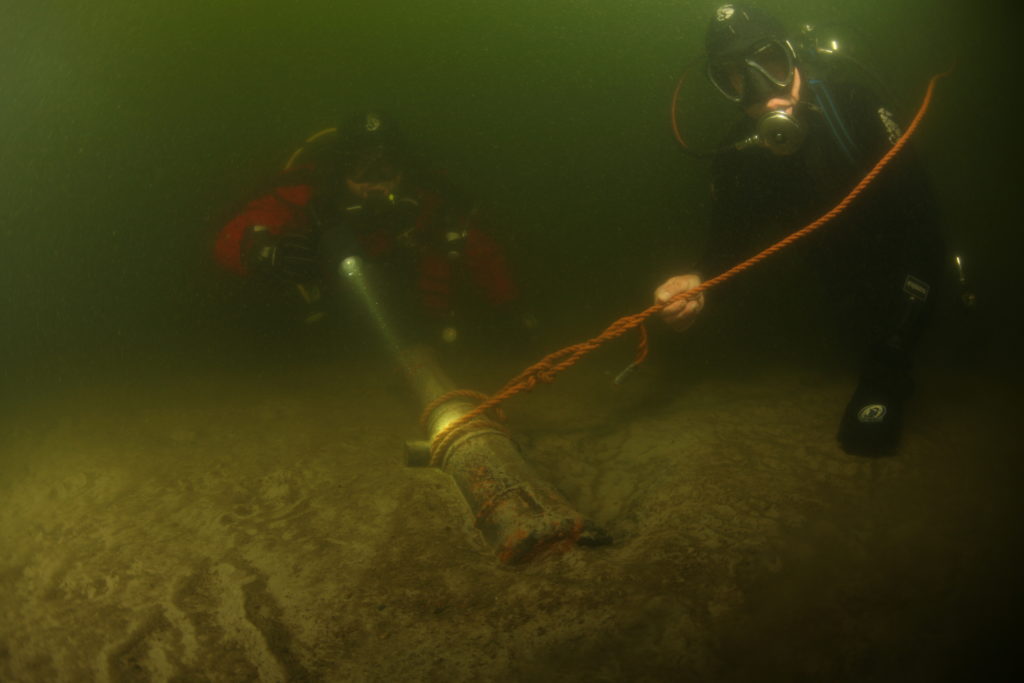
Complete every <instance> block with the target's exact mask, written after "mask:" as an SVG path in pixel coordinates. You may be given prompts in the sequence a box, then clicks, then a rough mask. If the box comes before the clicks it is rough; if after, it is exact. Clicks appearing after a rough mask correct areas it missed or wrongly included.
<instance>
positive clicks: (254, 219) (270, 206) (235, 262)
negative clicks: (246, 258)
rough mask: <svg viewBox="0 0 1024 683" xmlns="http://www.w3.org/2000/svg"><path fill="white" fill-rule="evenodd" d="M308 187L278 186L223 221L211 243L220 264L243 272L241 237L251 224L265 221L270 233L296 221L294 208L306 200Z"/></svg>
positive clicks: (310, 192)
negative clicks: (222, 225)
mask: <svg viewBox="0 0 1024 683" xmlns="http://www.w3.org/2000/svg"><path fill="white" fill-rule="evenodd" d="M312 194H313V192H312V188H311V187H309V186H308V185H297V186H293V187H279V188H277V189H276V190H274V192H273V194H268V195H266V196H263V197H260V198H259V199H254V200H253V201H251V202H249V204H248V205H247V206H246V207H245V209H243V210H242V212H241V213H240V214H238V215H237V216H235V217H234V218H232V219H231V220H230V221H229V222H228V224H227V225H225V226H224V227H223V228H222V229H221V231H220V234H218V235H217V241H216V242H215V243H214V249H213V251H214V256H215V257H216V259H217V263H219V264H220V265H221V266H222V267H223V268H226V269H227V270H230V271H232V272H234V273H238V274H239V275H245V264H244V263H243V262H242V237H243V236H244V235H245V231H246V230H247V229H248V228H250V227H252V226H253V225H265V226H267V228H268V229H269V230H270V232H272V233H274V234H279V233H281V232H283V231H284V230H286V229H287V228H288V227H289V226H294V225H297V224H298V223H299V222H300V218H301V217H300V216H298V215H297V214H296V210H297V209H298V208H300V207H303V206H305V205H306V204H307V203H309V200H310V198H311V197H312Z"/></svg>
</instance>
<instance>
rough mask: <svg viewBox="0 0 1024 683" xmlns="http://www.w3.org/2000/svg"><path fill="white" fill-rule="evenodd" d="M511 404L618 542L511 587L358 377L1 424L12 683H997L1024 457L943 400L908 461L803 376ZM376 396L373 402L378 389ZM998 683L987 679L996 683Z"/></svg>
mask: <svg viewBox="0 0 1024 683" xmlns="http://www.w3.org/2000/svg"><path fill="white" fill-rule="evenodd" d="M609 372H610V371H607V370H604V369H602V368H601V364H600V362H596V363H595V364H592V365H590V366H583V367H581V368H578V369H575V370H574V374H571V375H570V376H567V377H566V378H565V379H564V380H562V381H560V382H559V383H557V384H556V385H554V386H550V387H543V388H541V389H538V390H536V391H535V392H534V393H533V394H531V395H529V396H527V397H519V398H516V399H515V400H514V401H513V402H512V404H511V405H510V408H509V413H510V418H511V422H510V427H511V428H512V430H513V431H514V432H515V434H516V438H517V440H518V441H519V442H520V443H521V445H522V446H523V451H524V458H525V459H526V460H527V462H528V463H529V464H530V465H531V466H532V467H533V468H534V469H535V470H536V471H537V472H538V473H539V474H540V475H541V476H542V477H544V478H546V479H547V480H549V481H551V482H552V483H554V484H555V485H556V486H557V487H558V488H559V489H560V490H561V491H562V492H563V493H564V494H565V495H566V496H567V498H568V499H569V500H570V501H571V502H572V503H573V504H574V505H575V506H576V507H577V508H578V509H579V510H580V511H581V512H583V513H584V514H585V515H587V516H589V517H591V518H592V519H594V520H595V521H596V522H597V523H599V524H600V525H601V526H603V527H604V528H605V529H606V530H607V531H608V532H610V533H611V534H612V536H613V537H614V538H615V542H614V543H613V544H612V545H611V546H608V547H603V548H577V549H574V550H572V551H571V552H569V553H568V554H566V555H564V556H560V557H556V558H551V559H547V560H544V561H541V562H537V563H534V564H531V565H528V566H524V567H513V568H510V567H505V566H501V565H500V564H498V563H497V562H496V561H495V559H494V554H493V551H492V550H491V548H489V547H488V546H487V544H486V543H485V542H484V541H483V539H482V538H481V537H480V535H479V533H478V532H477V530H476V529H475V528H474V527H473V524H472V520H471V519H470V517H469V515H468V514H467V513H468V510H467V508H466V506H465V503H464V502H463V500H462V498H461V496H460V494H459V492H458V490H457V489H456V488H455V486H454V485H453V483H452V482H451V480H450V479H449V478H448V477H447V475H445V474H443V473H441V472H440V471H437V470H434V469H410V468H407V467H405V466H404V464H403V455H402V444H403V441H404V440H405V439H407V438H410V437H417V436H419V432H418V428H417V425H416V408H415V406H414V405H413V404H412V403H411V401H410V400H409V399H408V398H406V397H405V396H404V395H403V392H402V388H401V386H400V385H399V383H398V382H397V381H396V380H395V378H394V377H389V376H388V372H387V371H381V370H380V369H379V368H374V367H372V366H368V365H365V364H360V365H356V366H343V365H340V364H338V365H328V366H322V367H307V368H303V369H301V370H300V371H290V372H282V373H280V374H279V375H262V376H259V375H257V376H254V375H244V374H238V375H232V374H230V373H223V374H217V373H206V372H204V373H198V372H197V373H187V372H185V373H182V372H171V371H161V370H158V369H154V370H152V371H151V372H148V373H140V374H139V375H138V376H137V377H135V378H134V379H131V380H127V381H119V382H117V383H113V382H112V383H111V384H110V386H106V385H105V384H103V383H92V384H91V385H88V386H85V387H79V388H77V389H74V390H68V391H67V392H64V393H63V394H61V395H55V396H52V397H50V398H49V399H47V400H45V401H35V402H32V403H30V404H27V405H26V406H24V408H23V410H20V411H17V412H16V413H15V414H12V415H8V416H7V425H6V426H5V427H4V430H5V431H4V432H3V439H4V444H3V447H4V451H5V453H4V455H3V459H2V461H0V463H2V469H0V493H2V500H3V505H2V506H0V548H2V549H3V553H2V556H0V680H3V681H12V682H15V681H307V680H309V681H452V682H456V681H755V680H756V681H766V680H785V681H936V680H972V679H973V680H981V679H980V678H978V676H979V675H982V674H984V675H991V674H993V673H995V672H1002V671H1004V667H1009V666H1010V663H1009V661H1008V660H1006V659H1004V657H1007V656H1008V654H1009V652H1008V651H1007V650H1004V645H1006V643H1007V642H1009V639H1010V633H1009V632H1008V631H1007V628H1008V625H1009V624H1011V623H1012V619H1011V618H1012V617H1013V614H1014V612H1015V611H1016V608H1017V607H1018V606H1019V600H1018V587H1017V581H1019V579H1017V578H1015V577H1017V572H1016V571H1015V569H1016V567H1017V565H1016V564H1015V563H1014V560H1015V559H1016V558H1015V555H1016V552H1017V548H1018V547H1019V545H1020V543H1019V541H1020V532H1019V530H1018V529H1017V523H1016V519H1017V518H1016V517H1015V516H1016V512H1017V509H1016V506H1015V505H1014V503H1013V500H1014V483H1015V480H1014V479H1013V478H1014V477H1015V476H1016V474H1017V473H1018V470H1017V468H1016V465H1015V462H1014V460H1013V459H1012V457H1011V456H1013V455H1015V454H1016V453H1019V452H1020V451H1019V449H1020V446H1019V443H1020V442H1019V441H1017V440H1016V439H1015V436H1016V432H1017V431H1019V427H1018V426H1016V425H1011V424H1010V423H1009V416H1010V415H1011V410H1010V409H1008V408H1007V406H1008V405H1011V404H1010V403H1008V402H1007V401H1005V400H1004V398H1003V394H1002V393H1001V392H1000V390H999V389H998V384H997V383H993V384H990V383H987V382H985V381H983V380H981V379H978V378H977V377H972V376H969V375H955V374H951V375H949V376H946V375H944V374H942V373H933V375H932V376H931V377H929V378H926V379H925V380H923V384H924V387H925V389H926V390H925V391H922V392H919V393H920V397H919V399H918V400H917V401H915V402H914V403H913V405H912V410H911V413H910V416H909V418H908V427H907V430H906V436H905V439H904V443H903V446H902V448H901V450H900V452H899V453H898V454H897V455H895V456H892V457H886V458H875V459H865V458H856V457H852V456H849V455H846V454H844V453H843V452H842V451H841V450H839V448H838V447H837V445H836V443H835V441H834V433H835V427H836V419H837V416H838V414H839V412H840V411H841V409H842V406H843V404H844V402H845V400H846V398H847V396H848V393H849V391H850V382H849V379H848V378H846V377H839V376H838V375H836V376H825V375H823V373H821V372H814V371H811V370H806V369H803V370H801V369H797V368H793V367H777V368H774V369H767V370H762V371H761V372H758V373H752V374H746V375H743V376H736V375H733V376H718V377H715V376H713V375H709V376H705V377H702V378H695V379H694V380H693V381H692V382H681V383H668V382H659V381H658V380H657V379H656V378H652V377H651V376H650V375H648V376H647V377H646V378H645V377H643V376H641V377H639V378H638V379H637V380H636V383H635V385H634V386H633V387H632V388H629V387H627V388H625V389H620V390H614V389H612V388H611V384H610V382H609V381H608V380H609ZM382 376H383V377H384V380H383V381H382V380H381V377H382ZM988 680H994V679H992V678H989V679H988Z"/></svg>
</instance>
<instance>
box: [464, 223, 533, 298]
mask: <svg viewBox="0 0 1024 683" xmlns="http://www.w3.org/2000/svg"><path fill="white" fill-rule="evenodd" d="M464 253H465V256H466V265H467V266H468V267H469V272H470V276H471V277H472V278H473V282H474V283H475V284H476V285H477V286H478V287H480V289H481V290H482V291H483V295H484V298H486V300H487V301H488V303H490V304H491V305H492V306H503V305H505V304H508V303H510V302H512V301H515V300H516V299H518V298H519V290H518V288H517V287H516V283H515V282H514V281H513V279H512V273H511V271H510V270H509V267H508V262H507V260H506V259H505V254H504V252H503V251H502V249H501V247H500V246H499V245H498V243H497V242H496V241H495V240H494V239H493V238H492V237H490V236H489V235H488V234H487V233H485V232H483V231H482V230H478V229H475V228H470V229H469V230H468V231H467V233H466V247H465V252H464Z"/></svg>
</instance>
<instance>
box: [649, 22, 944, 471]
mask: <svg viewBox="0 0 1024 683" xmlns="http://www.w3.org/2000/svg"><path fill="white" fill-rule="evenodd" d="M808 37H809V36H808V35H804V36H802V37H801V38H803V39H802V40H800V39H798V40H796V41H791V40H790V39H789V38H788V37H787V34H786V32H785V31H784V30H783V28H782V26H781V24H780V23H779V22H778V21H777V20H776V19H775V18H774V17H772V16H770V15H768V14H766V13H764V12H762V11H759V10H758V9H757V8H754V7H749V6H746V5H741V4H738V3H734V4H726V5H722V6H720V7H718V8H717V9H716V10H715V12H714V16H713V17H712V19H711V22H710V25H709V27H708V30H707V34H706V45H705V50H706V60H707V62H706V64H707V71H706V75H707V77H708V78H709V79H710V82H711V84H712V85H713V86H714V88H715V90H716V91H717V93H718V94H719V95H720V96H721V97H723V98H725V99H726V100H728V101H729V102H731V103H732V104H734V105H735V106H736V107H737V108H739V109H740V110H741V111H742V116H740V117H739V119H740V121H739V123H738V124H737V125H736V126H735V128H734V129H733V130H732V131H731V132H730V133H729V135H728V137H727V138H726V140H725V142H724V143H723V144H722V145H721V146H719V147H718V148H717V149H715V150H714V151H713V161H712V192H711V196H712V205H711V232H710V236H709V240H708V246H707V248H706V251H705V254H704V257H703V259H702V260H701V261H700V264H699V266H698V269H697V272H692V273H686V274H682V275H677V276H675V277H672V278H669V279H668V280H667V281H665V282H664V283H662V284H661V285H660V286H659V287H658V288H657V289H656V291H655V300H656V301H657V302H664V301H666V300H668V299H669V298H670V297H671V296H673V295H675V294H677V293H678V292H681V291H684V290H688V289H692V288H693V287H696V286H697V285H699V284H700V282H701V281H702V278H707V277H712V276H715V275H718V274H719V273H721V272H723V271H724V270H726V269H727V268H729V267H730V266H732V265H735V264H736V263H739V262H740V261H742V260H744V259H745V258H747V257H749V256H752V255H753V254H755V253H757V252H759V251H760V250H762V249H764V248H765V247H767V246H769V245H771V244H773V243H775V242H776V241H778V240H779V239H782V238H783V237H785V236H787V235H788V234H790V233H792V232H794V231H795V230H797V229H798V228H801V227H803V226H804V225H807V224H808V223H810V222H811V221H813V220H815V219H817V218H818V217H820V216H821V215H822V214H824V213H825V212H826V211H828V210H829V209H831V208H832V207H833V206H835V205H836V204H837V203H838V202H839V201H840V200H841V199H842V198H843V197H844V196H845V195H846V194H847V193H848V192H849V190H850V189H852V188H853V187H854V185H855V184H856V183H857V182H858V181H860V179H861V178H862V177H863V176H864V175H865V174H866V173H867V172H868V171H869V170H870V169H871V168H872V167H873V165H874V164H875V163H876V162H877V161H878V160H879V159H880V158H881V157H882V156H883V155H884V154H885V152H886V151H887V150H888V149H889V148H890V147H891V145H892V144H893V143H894V142H895V141H896V140H898V139H899V137H900V136H901V134H902V131H901V128H900V126H899V124H898V123H897V122H896V120H895V117H894V115H893V114H892V112H891V109H890V108H889V105H887V104H886V103H885V102H883V101H881V98H880V97H879V96H878V95H877V94H876V92H874V90H875V88H874V87H872V84H871V83H870V82H868V83H865V82H864V81H865V80H866V79H863V78H862V79H858V78H855V77H852V76H851V73H855V70H853V69H848V68H842V66H843V65H842V62H841V57H840V56H839V55H837V54H835V50H834V49H831V48H830V47H829V46H821V45H818V44H816V43H815V42H814V41H813V40H809V39H808ZM832 47H835V46H832ZM786 251H789V252H791V255H790V258H791V260H790V261H786V263H787V264H790V263H792V264H794V266H795V265H796V264H801V265H805V266H807V267H809V268H811V271H810V273H811V277H808V278H804V279H802V280H801V282H805V283H809V284H810V286H812V287H819V286H820V287H821V288H822V291H824V292H825V294H826V300H827V302H828V307H829V308H830V309H832V310H831V312H832V313H834V314H835V315H836V316H837V317H838V318H839V319H840V320H841V321H843V322H844V323H845V324H846V325H847V329H846V330H845V331H844V337H845V338H846V339H847V341H849V342H850V343H851V344H852V345H853V346H854V348H855V349H859V351H857V353H858V354H860V355H862V357H863V361H862V365H861V368H860V376H859V381H858V382H857V385H856V389H855V390H854V391H853V394H852V397H851V398H850V399H849V402H848V404H847V406H846V408H845V410H844V411H843V414H842V416H841V419H840V421H839V429H838V440H839V442H840V445H841V446H842V448H843V449H844V450H845V451H846V452H848V453H851V454H858V455H879V454H885V453H887V452H891V451H892V449H893V448H894V447H895V446H896V445H897V444H898V441H899V437H900V433H901V428H902V422H903V413H904V406H905V402H906V400H907V398H908V397H909V396H910V394H911V391H912V388H913V382H912V380H911V358H912V355H913V353H914V349H915V347H916V346H917V344H918V341H919V339H920V337H921V335H922V332H923V330H924V329H925V327H926V324H927V321H928V318H929V314H930V312H931V309H932V308H933V302H934V301H935V298H936V290H937V288H938V286H939V280H940V276H941V275H942V274H943V271H944V267H945V266H944V264H945V246H944V244H943V239H942V236H941V233H940V228H939V221H938V218H937V210H936V206H935V202H934V199H933V197H932V193H931V190H930V187H929V184H928V181H927V178H926V175H925V173H924V170H923V168H922V167H921V166H920V164H919V163H918V161H917V160H916V159H915V157H914V155H913V150H911V149H909V148H905V149H904V150H902V151H901V153H900V155H899V156H898V157H897V158H896V159H895V160H894V161H893V163H892V164H890V166H889V167H888V168H887V169H886V170H885V171H884V172H883V173H882V174H881V175H880V176H879V177H877V178H876V179H875V182H874V183H873V184H872V185H871V186H870V187H869V188H868V189H867V190H866V191H865V193H864V194H862V195H861V196H860V197H859V198H858V199H857V200H856V201H855V202H854V203H853V204H851V205H850V206H849V207H848V209H847V210H846V211H845V212H843V213H842V214H840V215H839V216H838V217H837V218H836V219H835V220H834V221H833V223H832V224H830V225H828V226H825V227H824V228H822V230H821V231H819V232H818V233H815V234H814V235H811V236H809V237H808V238H806V239H804V240H801V241H800V242H798V243H796V244H795V245H793V246H792V247H789V249H787V250H786ZM794 251H795V252H798V253H797V254H796V257H795V258H794V257H793V254H792V252H794ZM780 256H782V255H781V254H780ZM738 280H739V283H740V284H735V285H734V283H736V281H732V282H730V283H729V284H728V285H726V286H723V287H721V288H719V289H716V290H715V293H714V294H712V295H711V296H714V297H721V298H723V299H728V298H729V296H730V294H729V293H728V292H729V291H731V290H730V289H729V288H730V287H732V286H736V287H743V286H744V285H743V284H742V283H743V281H744V278H739V279H738ZM773 284H775V283H772V282H769V283H767V284H765V286H766V287H771V286H772V285H773ZM748 285H749V281H748ZM705 303H706V302H705V300H704V297H703V296H700V297H698V298H697V299H695V300H691V301H683V302H677V303H675V304H673V305H671V306H668V307H666V308H665V309H664V310H663V311H662V312H661V317H662V319H663V320H664V321H665V322H666V323H667V324H668V325H669V326H670V327H671V328H673V329H675V330H679V331H681V330H684V329H686V328H688V327H689V326H690V325H691V324H692V323H693V322H694V320H695V318H696V317H697V314H698V313H699V312H700V311H701V310H702V309H703V308H704V306H705ZM716 303H724V302H716Z"/></svg>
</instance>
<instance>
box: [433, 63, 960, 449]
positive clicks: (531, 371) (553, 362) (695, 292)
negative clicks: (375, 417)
mask: <svg viewBox="0 0 1024 683" xmlns="http://www.w3.org/2000/svg"><path fill="white" fill-rule="evenodd" d="M948 74H949V72H948V71H946V72H943V73H940V74H936V75H934V76H932V78H931V80H930V81H929V82H928V89H927V91H926V92H925V95H924V100H923V101H922V103H921V107H920V108H919V109H918V111H917V114H916V115H915V116H914V119H913V120H912V121H911V122H910V125H909V126H907V130H906V131H905V132H904V133H903V135H901V136H900V139H899V140H897V141H896V142H895V144H893V146H892V147H891V148H890V149H889V151H888V152H886V153H885V156H883V157H882V158H881V159H880V160H879V161H878V163H876V164H875V166H874V168H872V169H871V170H870V171H868V173H867V175H865V176H864V177H863V178H862V179H861V180H860V182H859V183H857V185H856V186H855V187H854V188H853V189H852V190H850V192H849V194H847V195H846V197H844V198H843V200H842V201H840V202H839V203H838V204H836V205H835V207H833V208H832V210H831V211H829V212H828V213H826V214H825V215H824V216H822V217H820V218H818V219H817V220H816V221H814V222H813V223H811V224H809V225H807V226H805V227H803V228H801V229H800V230H797V231H796V232H794V233H793V234H791V235H789V236H788V237H785V238H783V239H781V240H779V241H778V242H776V243H775V244H773V245H772V246H770V247H768V248H767V249H765V250H764V251H762V252H761V253H759V254H756V255H754V256H752V257H750V258H748V259H747V260H746V261H743V262H742V263H739V264H737V265H735V266H733V267H732V268H730V269H729V270H727V271H725V272H724V273H722V274H721V275H718V276H716V277H713V278H711V279H710V280H706V281H705V282H702V283H701V284H700V285H698V286H697V287H694V288H693V289H689V290H686V291H685V292H679V293H678V294H676V295H675V296H673V297H672V298H670V299H669V300H668V301H665V302H662V303H657V304H654V305H653V306H650V307H648V308H646V309H644V310H643V311H640V312H639V313H634V314H633V315H627V316H624V317H622V318H619V319H618V320H616V321H615V322H613V323H612V324H611V325H609V326H608V327H607V328H606V329H605V330H604V331H603V332H602V333H601V334H599V335H597V336H596V337H594V338H593V339H589V340H587V341H585V342H581V343H579V344H573V345H572V346H567V347H565V348H564V349H560V350H558V351H555V352H554V353H550V354H548V355H547V356H545V357H544V358H542V359H541V360H540V361H538V362H537V363H534V364H533V365H531V366H530V367H528V368H526V369H525V370H523V371H522V372H520V373H519V374H518V375H516V376H515V377H514V378H512V379H511V380H509V381H508V382H507V383H506V384H505V386H504V387H502V388H501V390H500V391H498V392H496V393H495V394H493V395H492V396H490V397H488V398H486V399H485V400H483V401H482V402H481V403H480V404H479V405H478V406H476V407H475V408H473V409H472V410H471V411H469V412H468V413H466V414H465V415H463V416H462V417H460V418H459V419H457V420H455V421H454V422H452V423H451V424H450V425H448V426H447V427H446V428H445V429H444V430H443V431H441V432H440V433H439V434H438V435H437V436H436V437H434V439H433V442H432V443H431V447H430V451H431V463H432V464H437V461H438V460H439V458H440V454H442V453H444V451H445V450H446V449H447V448H448V446H449V445H450V444H451V442H452V441H453V440H454V438H455V437H456V436H457V435H458V433H459V431H460V430H461V428H462V427H464V426H465V425H467V424H469V423H470V422H472V421H473V420H475V419H477V418H478V417H480V416H481V415H482V414H483V413H485V412H487V411H488V410H491V409H492V408H494V407H496V406H497V405H498V404H500V403H502V402H503V401H505V400H506V399H508V398H511V397H512V396H515V395H516V394H518V393H520V392H523V391H530V390H532V389H533V388H534V387H535V386H537V384H538V383H541V382H552V381H554V379H555V376H556V375H558V374H559V373H561V372H562V371H564V370H567V369H568V368H570V367H572V366H573V365H575V364H576V363H577V361H579V360H580V359H581V358H583V356H585V355H587V354H588V353H590V352H591V351H593V350H594V349H596V348H598V347H599V346H601V345H602V344H604V343H605V342H609V341H611V340H613V339H617V338H619V337H621V336H622V335H624V334H625V333H626V332H628V331H630V330H631V329H633V328H634V327H638V326H640V325H642V324H643V322H644V321H645V320H647V319H648V318H650V317H651V316H652V315H654V314H655V313H657V312H658V311H660V310H661V309H663V308H665V307H666V306H668V305H670V304H673V303H675V302H677V301H682V300H684V299H694V298H696V297H697V296H699V295H700V294H702V293H703V292H705V291H707V290H709V289H711V288H712V287H714V286H716V285H719V284H721V283H723V282H725V281H726V280H728V279H730V278H732V277H735V276H736V275H739V274H740V273H742V272H743V271H745V270H747V269H748V268H751V267H752V266H754V265H755V264H757V263H760V262H761V261H763V260H764V259H766V258H768V257H769V256H771V255H772V254H775V253H776V252H778V251H781V250H782V249H784V248H786V247H788V246H789V245H790V244H792V243H793V242H796V241H797V240H798V239H800V238H801V237H806V236H807V235H809V234H811V233H812V232H814V231H815V230H817V229H818V228H820V227H821V226H823V225H825V224H826V223H828V222H829V221H831V220H832V219H834V218H835V217H836V216H838V215H839V214H841V213H842V212H843V211H845V210H846V208H847V207H848V206H849V205H850V204H851V203H852V202H853V200H854V199H856V198H857V197H858V196H859V195H860V194H861V193H862V192H863V191H864V190H865V189H866V188H867V187H868V185H870V184H871V183H872V182H873V181H874V180H875V178H876V177H877V176H878V174H879V173H881V172H882V169H884V168H885V167H886V166H888V165H889V162H891V161H892V160H893V158H894V157H895V156H896V155H897V154H899V152H900V150H902V149H903V147H904V146H906V144H907V141H908V140H909V139H910V136H911V135H913V134H914V132H915V131H916V130H917V127H918V125H919V124H920V123H921V120H922V119H923V118H924V115H925V112H927V111H928V107H929V105H930V104H931V100H932V94H933V93H934V91H935V84H936V83H937V82H938V80H939V79H940V78H943V77H944V76H946V75H948ZM645 339H646V332H645V333H644V337H643V340H645ZM641 353H642V354H643V355H646V344H644V343H642V344H641ZM454 395H463V394H458V393H457V392H453V393H452V394H447V395H445V396H442V397H440V398H439V399H437V400H436V401H434V402H433V403H431V405H430V406H428V408H429V410H427V411H424V415H425V416H426V415H429V413H430V411H431V410H433V408H434V407H436V406H438V405H440V404H441V403H444V402H445V401H446V400H449V399H450V398H452V397H453V396H454Z"/></svg>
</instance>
